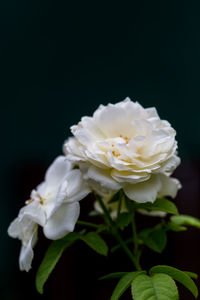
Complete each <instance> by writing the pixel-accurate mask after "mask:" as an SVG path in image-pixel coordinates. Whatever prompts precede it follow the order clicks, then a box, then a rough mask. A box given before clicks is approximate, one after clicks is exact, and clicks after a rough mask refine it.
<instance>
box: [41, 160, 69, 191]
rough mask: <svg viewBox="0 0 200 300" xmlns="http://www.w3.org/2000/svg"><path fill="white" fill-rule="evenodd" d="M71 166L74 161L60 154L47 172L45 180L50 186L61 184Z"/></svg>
mask: <svg viewBox="0 0 200 300" xmlns="http://www.w3.org/2000/svg"><path fill="white" fill-rule="evenodd" d="M71 168H72V163H71V162H69V161H68V160H67V159H66V157H65V156H58V157H57V158H56V159H55V160H54V161H53V163H52V164H51V166H50V167H49V168H48V170H47V172H46V175H45V181H46V183H47V184H48V186H57V185H60V183H61V181H62V180H64V178H65V176H66V174H67V172H68V171H69V170H71Z"/></svg>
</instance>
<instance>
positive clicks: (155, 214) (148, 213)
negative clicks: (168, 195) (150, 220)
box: [137, 209, 167, 218]
mask: <svg viewBox="0 0 200 300" xmlns="http://www.w3.org/2000/svg"><path fill="white" fill-rule="evenodd" d="M137 212H139V213H140V214H142V215H146V216H150V217H160V218H164V217H165V216H166V215H167V213H166V212H164V211H147V210H145V209H138V210H137Z"/></svg>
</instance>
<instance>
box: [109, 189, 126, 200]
mask: <svg viewBox="0 0 200 300" xmlns="http://www.w3.org/2000/svg"><path fill="white" fill-rule="evenodd" d="M122 195H123V191H122V190H119V191H118V192H117V193H116V194H114V196H113V197H112V198H111V199H110V200H109V201H108V203H114V202H117V201H119V200H120V199H121V197H122Z"/></svg>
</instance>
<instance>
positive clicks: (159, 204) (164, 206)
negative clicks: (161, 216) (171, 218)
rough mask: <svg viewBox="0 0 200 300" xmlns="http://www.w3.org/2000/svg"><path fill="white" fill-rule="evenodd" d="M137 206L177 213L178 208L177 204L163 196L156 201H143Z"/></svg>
mask: <svg viewBox="0 0 200 300" xmlns="http://www.w3.org/2000/svg"><path fill="white" fill-rule="evenodd" d="M137 208H141V209H146V210H150V211H164V212H166V213H168V214H173V215H177V214H178V210H177V208H176V205H175V204H174V203H173V202H172V201H169V200H167V199H164V198H161V199H157V200H156V201H155V202H154V203H149V202H147V203H142V204H139V205H138V206H137Z"/></svg>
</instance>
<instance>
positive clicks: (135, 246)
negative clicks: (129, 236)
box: [132, 212, 141, 270]
mask: <svg viewBox="0 0 200 300" xmlns="http://www.w3.org/2000/svg"><path fill="white" fill-rule="evenodd" d="M132 230H133V242H134V254H135V257H136V260H137V263H138V265H139V266H140V262H139V259H140V253H139V248H138V247H139V243H138V236H137V229H136V223H135V212H133V219H132ZM140 270H141V267H140Z"/></svg>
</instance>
